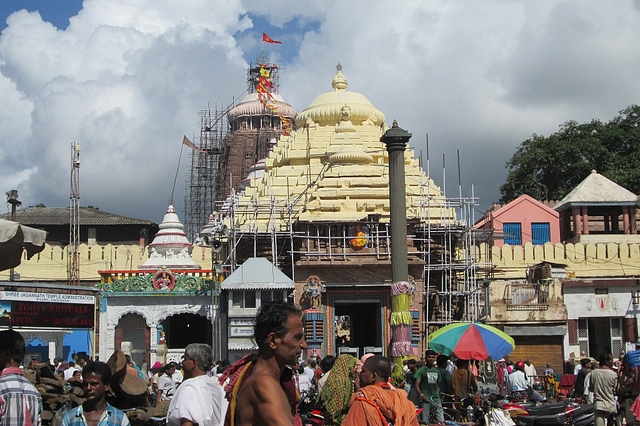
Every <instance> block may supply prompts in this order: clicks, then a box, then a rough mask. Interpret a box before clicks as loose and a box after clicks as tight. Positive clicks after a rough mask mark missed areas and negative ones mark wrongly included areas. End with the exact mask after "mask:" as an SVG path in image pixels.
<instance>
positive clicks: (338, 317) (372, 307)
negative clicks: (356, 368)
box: [333, 299, 384, 358]
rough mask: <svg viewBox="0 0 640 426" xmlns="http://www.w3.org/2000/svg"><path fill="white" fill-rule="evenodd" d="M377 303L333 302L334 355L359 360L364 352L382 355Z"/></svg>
mask: <svg viewBox="0 0 640 426" xmlns="http://www.w3.org/2000/svg"><path fill="white" fill-rule="evenodd" d="M381 311H382V308H381V303H380V301H372V300H370V299H368V300H362V301H361V300H357V299H356V300H336V301H335V314H334V318H333V320H334V321H333V324H334V326H335V330H334V335H335V339H336V342H335V348H336V353H337V354H340V353H350V354H351V355H353V356H356V357H358V358H359V357H361V356H362V355H364V354H365V353H367V352H381V353H380V355H382V354H383V353H384V348H383V344H382V313H381Z"/></svg>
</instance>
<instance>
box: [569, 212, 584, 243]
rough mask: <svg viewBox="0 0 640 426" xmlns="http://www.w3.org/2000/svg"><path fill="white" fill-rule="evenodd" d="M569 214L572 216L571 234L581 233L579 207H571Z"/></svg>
mask: <svg viewBox="0 0 640 426" xmlns="http://www.w3.org/2000/svg"><path fill="white" fill-rule="evenodd" d="M571 215H572V216H573V236H574V237H575V236H578V235H582V220H581V219H582V216H581V215H580V207H571Z"/></svg>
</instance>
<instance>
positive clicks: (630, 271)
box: [476, 243, 640, 279]
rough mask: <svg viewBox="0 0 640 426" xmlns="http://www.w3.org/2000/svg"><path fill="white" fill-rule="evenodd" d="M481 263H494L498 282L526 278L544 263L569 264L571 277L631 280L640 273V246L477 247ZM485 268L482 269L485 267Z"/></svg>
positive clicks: (617, 244)
mask: <svg viewBox="0 0 640 426" xmlns="http://www.w3.org/2000/svg"><path fill="white" fill-rule="evenodd" d="M476 250H477V251H476V255H477V259H478V263H479V264H480V265H483V264H487V263H489V264H491V265H492V266H493V267H494V275H493V276H494V278H495V279H523V278H524V277H525V271H526V268H527V267H529V266H532V265H535V264H538V263H540V262H544V261H546V262H550V263H558V264H562V265H566V270H567V277H569V278H602V277H610V278H616V277H630V276H637V275H639V274H640V244H627V243H602V244H582V243H576V244H551V243H547V244H545V245H544V246H541V245H536V246H534V245H533V244H531V243H527V244H525V245H524V246H509V245H506V244H505V245H504V246H502V247H492V248H491V251H490V253H489V246H488V245H487V244H481V245H480V246H478V247H477V248H476ZM481 267H482V266H481Z"/></svg>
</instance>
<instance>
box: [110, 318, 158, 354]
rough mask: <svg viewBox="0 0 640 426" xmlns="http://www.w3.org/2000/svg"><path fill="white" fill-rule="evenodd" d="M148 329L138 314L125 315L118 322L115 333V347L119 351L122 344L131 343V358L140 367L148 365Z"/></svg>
mask: <svg viewBox="0 0 640 426" xmlns="http://www.w3.org/2000/svg"><path fill="white" fill-rule="evenodd" d="M149 336H150V334H149V327H147V322H146V321H145V319H144V318H143V317H142V315H139V314H126V315H124V316H123V317H122V318H120V320H119V321H118V325H117V326H116V332H115V339H116V341H115V347H116V348H117V349H121V347H122V342H130V343H131V358H132V359H133V361H134V362H135V363H136V364H137V365H139V366H142V363H143V362H146V363H147V364H148V363H149Z"/></svg>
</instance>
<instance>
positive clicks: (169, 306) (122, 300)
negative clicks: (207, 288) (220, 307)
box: [100, 296, 212, 365]
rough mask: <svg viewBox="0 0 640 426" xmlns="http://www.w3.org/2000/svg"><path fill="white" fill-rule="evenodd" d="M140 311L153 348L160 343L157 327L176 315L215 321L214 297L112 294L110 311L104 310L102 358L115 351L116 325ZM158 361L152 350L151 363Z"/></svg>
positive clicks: (161, 360)
mask: <svg viewBox="0 0 640 426" xmlns="http://www.w3.org/2000/svg"><path fill="white" fill-rule="evenodd" d="M129 313H136V314H139V315H141V316H142V317H143V318H144V319H145V321H146V323H147V326H148V327H149V329H150V347H151V349H152V350H153V349H155V347H156V346H157V345H158V336H157V329H156V327H157V326H158V325H159V324H160V323H161V322H162V321H163V320H164V319H165V318H168V317H170V316H172V315H177V314H183V313H191V314H196V315H202V316H205V317H207V319H209V321H211V318H212V315H211V298H210V297H207V296H205V297H196V296H174V297H135V296H133V297H126V296H125V297H109V298H108V300H107V309H106V312H100V330H102V331H103V332H102V333H101V334H100V359H101V360H104V361H106V360H107V359H109V357H110V356H111V355H112V354H113V352H114V351H115V328H116V326H117V325H118V321H119V320H120V318H122V317H123V316H124V315H126V314H129ZM156 361H160V362H164V359H156V355H155V354H154V353H153V352H152V353H151V357H150V362H151V365H153V363H155V362H156Z"/></svg>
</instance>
